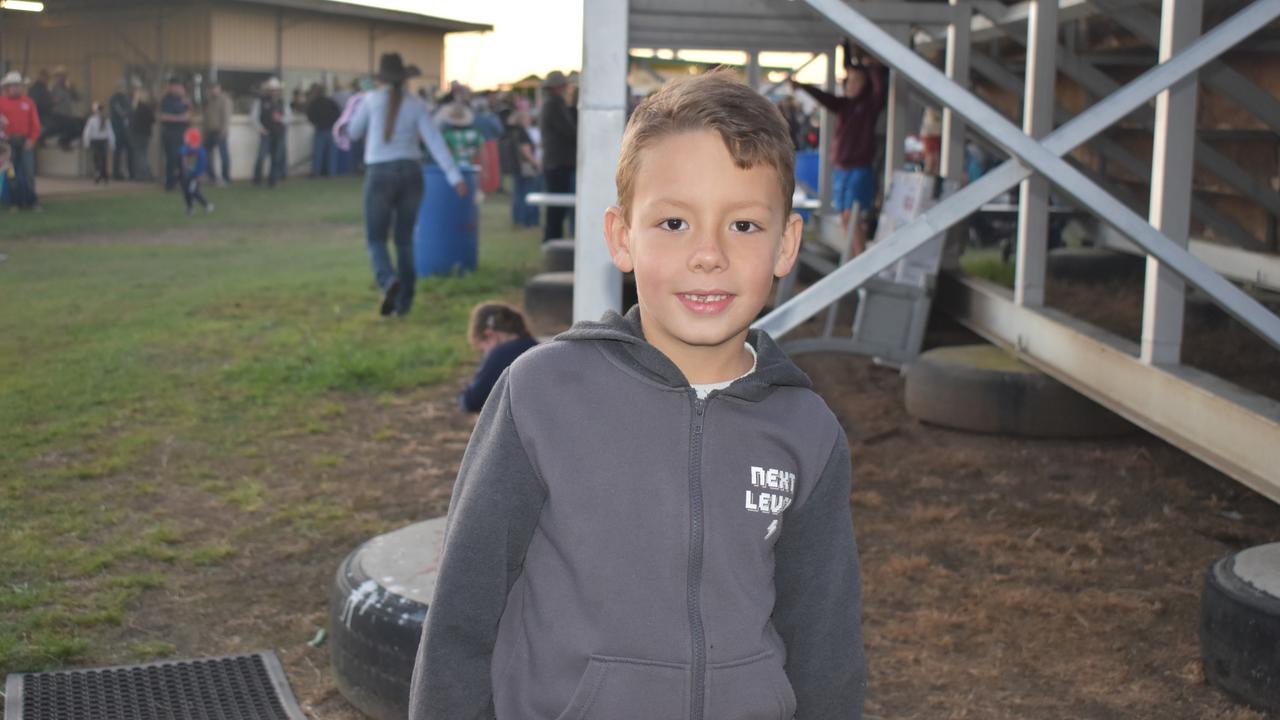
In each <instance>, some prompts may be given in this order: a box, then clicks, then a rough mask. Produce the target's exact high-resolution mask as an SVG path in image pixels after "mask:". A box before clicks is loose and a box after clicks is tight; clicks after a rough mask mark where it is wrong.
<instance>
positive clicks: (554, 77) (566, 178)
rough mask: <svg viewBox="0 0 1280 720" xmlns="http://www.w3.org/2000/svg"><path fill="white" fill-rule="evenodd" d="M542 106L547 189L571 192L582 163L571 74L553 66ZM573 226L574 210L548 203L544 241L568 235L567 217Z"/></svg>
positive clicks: (545, 85)
mask: <svg viewBox="0 0 1280 720" xmlns="http://www.w3.org/2000/svg"><path fill="white" fill-rule="evenodd" d="M542 89H543V90H544V92H543V95H542V110H541V112H539V114H538V127H539V128H541V129H542V172H543V175H544V177H546V185H547V192H552V193H570V192H573V188H574V174H575V173H576V172H577V164H578V118H577V115H576V114H575V113H574V112H573V110H571V109H570V108H569V102H568V95H569V78H567V77H565V76H564V73H562V72H560V71H559V70H552V71H551V72H549V73H547V77H546V79H545V80H543V81H542ZM566 218H568V220H569V227H570V228H572V227H573V211H572V210H571V209H569V208H564V207H554V206H552V207H548V208H547V222H546V225H544V226H543V228H542V241H543V242H546V241H548V240H555V239H557V238H562V237H565V235H564V221H565V219H566Z"/></svg>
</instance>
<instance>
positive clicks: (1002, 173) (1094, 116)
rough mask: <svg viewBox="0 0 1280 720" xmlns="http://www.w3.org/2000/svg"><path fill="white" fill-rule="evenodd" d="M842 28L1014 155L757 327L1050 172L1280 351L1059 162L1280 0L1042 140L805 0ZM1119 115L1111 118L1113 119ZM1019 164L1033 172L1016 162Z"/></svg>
mask: <svg viewBox="0 0 1280 720" xmlns="http://www.w3.org/2000/svg"><path fill="white" fill-rule="evenodd" d="M806 1H807V2H808V3H809V4H810V5H812V6H814V7H815V8H817V9H818V10H819V11H820V12H822V13H823V14H825V15H827V17H829V18H831V19H832V21H833V22H835V23H836V24H837V25H838V26H840V27H841V28H843V29H844V30H846V31H847V32H848V33H849V34H850V35H852V36H853V37H854V38H856V39H857V40H858V41H859V42H860V43H862V45H863V46H864V47H866V48H868V49H869V50H870V51H871V52H872V53H874V54H876V55H877V56H879V57H880V58H882V59H883V60H884V61H885V62H886V63H888V64H889V65H891V66H894V67H897V68H898V69H900V70H903V71H904V72H906V74H908V75H909V76H910V77H912V78H913V79H914V80H915V82H916V84H917V85H919V86H920V88H921V89H922V91H923V92H925V93H926V94H928V95H930V96H931V97H933V98H934V99H936V100H938V101H940V102H942V103H944V104H949V105H952V106H953V107H955V108H956V109H957V111H958V112H960V113H961V115H962V116H963V117H964V118H965V120H967V121H968V122H969V124H970V126H971V127H973V128H975V129H976V130H978V131H979V132H981V133H983V134H984V135H986V136H987V137H988V138H990V139H991V141H992V142H993V143H995V144H996V145H997V146H999V147H1000V148H1002V149H1003V150H1005V151H1006V152H1008V153H1010V154H1011V155H1013V156H1015V157H1016V158H1019V160H1010V161H1008V162H1006V163H1005V164H1003V165H1001V166H1000V167H998V168H996V169H995V170H993V171H991V172H989V173H988V174H986V175H984V176H983V177H982V178H979V179H978V181H977V182H974V183H972V184H971V185H969V186H967V187H965V188H963V189H961V190H960V191H959V192H957V193H955V194H954V195H952V196H951V197H950V198H949V199H947V200H944V201H943V202H941V203H939V204H938V205H936V206H934V207H933V208H932V209H930V210H929V211H928V212H926V213H925V214H924V215H922V216H920V217H918V218H916V219H915V220H913V221H912V222H910V223H908V224H907V225H905V226H903V227H902V228H901V229H900V230H898V231H897V232H895V233H893V234H892V235H891V236H890V237H889V238H886V239H885V240H883V241H881V242H878V243H876V244H875V245H873V246H872V247H871V249H869V250H868V251H867V252H866V253H864V254H863V255H861V256H859V258H858V259H857V260H855V261H853V262H851V263H849V264H848V265H845V266H844V267H842V268H840V269H839V270H837V271H835V272H833V273H831V274H830V275H828V276H827V277H825V278H823V279H822V280H820V281H819V282H817V283H815V284H814V285H813V286H812V287H810V288H809V289H808V290H807V291H805V292H804V293H802V294H800V295H797V296H796V297H794V298H792V299H791V300H790V301H788V302H787V303H784V304H783V305H782V306H780V307H778V308H777V309H775V310H774V311H773V312H772V313H770V314H769V315H768V316H767V317H765V318H763V319H762V320H761V321H760V322H759V323H757V325H758V326H759V327H762V328H764V329H766V330H768V331H769V332H771V333H775V334H781V333H785V332H786V331H788V330H790V329H791V328H793V327H795V326H796V325H798V324H800V323H801V322H803V321H804V320H806V319H808V318H809V317H811V316H812V315H813V314H814V313H816V312H818V311H819V310H821V309H822V308H824V307H826V306H827V305H829V304H830V303H831V302H834V301H835V300H837V299H839V298H840V297H842V296H844V295H845V294H847V293H848V292H850V291H851V290H853V289H854V288H856V287H857V286H858V285H859V284H861V283H862V282H865V280H866V279H867V278H868V277H870V276H871V275H873V274H874V273H876V272H879V271H880V270H882V269H884V268H885V267H887V266H888V265H889V264H890V263H892V262H894V261H895V260H897V259H899V258H901V257H902V256H903V255H904V254H906V253H907V252H910V251H911V250H913V249H915V248H916V247H918V246H920V245H921V244H923V243H924V242H926V241H927V240H928V239H929V238H930V237H932V236H934V235H936V234H937V233H938V232H941V231H942V230H945V229H946V228H947V227H950V225H952V224H954V223H955V222H958V221H959V220H961V219H963V218H965V217H967V216H968V215H969V214H971V213H972V212H973V211H974V210H976V209H977V208H978V207H980V206H981V205H982V204H983V203H985V202H986V201H987V200H990V199H991V198H992V197H994V196H996V195H998V194H999V193H1001V192H1003V191H1005V190H1007V189H1009V188H1010V187H1012V186H1013V185H1014V184H1015V183H1017V182H1019V181H1020V180H1022V179H1023V178H1025V177H1027V176H1029V175H1030V174H1031V173H1032V172H1033V170H1034V171H1039V172H1042V173H1046V174H1049V175H1051V176H1052V177H1053V178H1054V180H1055V182H1058V183H1059V184H1060V186H1064V189H1066V190H1067V191H1068V192H1069V193H1070V194H1071V195H1072V196H1073V197H1075V198H1076V200H1077V201H1079V202H1080V203H1081V204H1082V205H1084V206H1087V207H1088V208H1090V209H1091V210H1093V211H1094V212H1095V213H1097V214H1098V215H1099V216H1101V217H1103V218H1105V219H1106V220H1107V222H1108V223H1110V224H1111V225H1112V226H1114V227H1115V228H1116V229H1118V230H1120V231H1121V232H1123V233H1125V234H1126V235H1128V236H1129V237H1131V238H1133V239H1134V240H1135V242H1137V243H1138V244H1139V245H1140V246H1142V247H1143V249H1144V250H1146V251H1147V252H1148V253H1151V254H1154V255H1156V256H1157V257H1159V258H1160V259H1161V260H1164V261H1165V262H1166V263H1167V264H1168V265H1169V266H1170V267H1172V268H1173V269H1174V270H1175V271H1176V272H1177V273H1178V274H1179V275H1180V276H1182V277H1183V279H1186V280H1188V281H1190V282H1191V283H1192V284H1194V285H1196V286H1197V287H1199V288H1200V289H1202V290H1204V291H1205V292H1206V293H1207V294H1208V295H1209V296H1210V297H1212V298H1214V299H1215V301H1216V302H1218V303H1219V304H1220V305H1221V306H1223V308H1224V309H1225V310H1226V311H1227V312H1228V313H1230V314H1231V315H1232V316H1234V317H1236V319H1238V320H1240V321H1241V322H1243V323H1244V324H1245V325H1246V326H1248V327H1250V328H1252V329H1253V330H1254V331H1255V332H1257V333H1258V334H1259V335H1261V336H1262V337H1263V338H1264V339H1266V340H1267V341H1268V342H1269V343H1271V344H1273V345H1275V346H1277V347H1280V318H1277V317H1276V316H1275V315H1272V314H1271V313H1270V312H1268V311H1267V309H1266V308H1264V307H1262V306H1261V305H1260V304H1258V303H1257V301H1255V300H1253V299H1252V298H1250V297H1249V296H1248V295H1246V294H1244V293H1243V292H1241V291H1240V290H1239V288H1237V287H1235V286H1234V285H1232V284H1231V283H1230V282H1228V281H1226V280H1224V279H1223V278H1222V277H1221V276H1219V275H1218V274H1217V273H1215V272H1213V270H1211V269H1209V268H1208V267H1205V265H1204V264H1203V263H1200V262H1199V261H1197V260H1196V259H1195V258H1194V257H1192V256H1191V255H1190V254H1189V253H1188V252H1187V251H1186V250H1185V249H1183V248H1181V247H1178V246H1177V245H1176V244H1175V243H1173V242H1171V241H1170V240H1169V239H1168V238H1166V237H1164V236H1163V235H1161V234H1160V233H1159V232H1158V231H1156V230H1155V229H1154V228H1152V227H1151V226H1150V225H1149V224H1147V223H1146V221H1144V220H1143V219H1142V218H1141V217H1139V216H1137V215H1136V214H1134V213H1133V212H1132V211H1131V210H1129V209H1128V208H1127V207H1125V206H1124V204H1123V203H1121V202H1119V201H1118V200H1116V199H1115V198H1112V197H1111V196H1110V195H1108V194H1107V193H1106V192H1104V191H1103V190H1102V189H1101V188H1100V187H1098V186H1097V184H1095V183H1093V182H1092V181H1090V180H1089V179H1088V178H1087V177H1085V176H1084V175H1083V174H1082V173H1081V172H1080V171H1078V170H1076V169H1075V168H1073V167H1071V166H1070V165H1069V164H1067V163H1066V162H1065V161H1063V160H1062V159H1061V156H1062V155H1065V154H1066V153H1067V152H1069V151H1070V150H1071V149H1073V148H1075V147H1076V146H1077V145H1079V144H1081V143H1083V142H1085V141H1087V140H1088V139H1089V138H1090V137H1092V136H1094V135H1096V134H1097V133H1099V132H1101V131H1102V130H1103V129H1105V128H1106V127H1108V126H1110V125H1111V124H1113V123H1114V122H1116V120H1118V119H1119V118H1121V117H1123V116H1125V115H1127V114H1128V113H1130V112H1132V111H1133V110H1134V109H1135V108H1137V107H1139V106H1140V105H1141V104H1142V103H1145V102H1146V101H1147V100H1148V99H1150V98H1151V97H1152V96H1153V95H1155V94H1156V93H1158V92H1160V91H1161V90H1163V89H1165V88H1167V87H1168V86H1169V85H1171V84H1173V83H1175V82H1177V81H1179V80H1181V79H1183V78H1185V77H1187V76H1188V75H1190V74H1191V73H1194V72H1195V71H1197V70H1198V69H1199V68H1201V67H1203V66H1204V64H1205V63H1207V62H1208V61H1209V60H1211V59H1213V58H1215V57H1217V56H1218V55H1220V54H1222V52H1223V51H1225V50H1226V49H1227V48H1229V47H1231V46H1233V45H1235V44H1236V43H1238V42H1239V41H1240V40H1242V39H1244V38H1245V37H1248V36H1249V35H1250V34H1252V33H1253V32H1255V31H1257V29H1258V28H1261V27H1263V26H1265V25H1266V24H1267V23H1269V22H1271V21H1272V20H1274V19H1275V18H1276V17H1280V2H1268V3H1256V4H1254V5H1251V6H1249V7H1248V8H1246V9H1244V10H1242V11H1240V12H1239V13H1237V14H1236V15H1234V16H1233V17H1231V18H1229V19H1228V20H1226V21H1224V22H1222V23H1220V24H1219V25H1217V26H1216V27H1215V28H1214V29H1213V30H1212V31H1210V32H1208V33H1206V34H1205V35H1204V36H1202V37H1201V38H1200V39H1199V40H1197V41H1196V42H1195V43H1193V44H1192V45H1191V46H1189V47H1188V48H1187V49H1186V50H1184V51H1183V52H1182V53H1180V54H1179V55H1178V56H1177V57H1176V58H1174V59H1173V60H1170V61H1169V62H1167V63H1163V64H1161V65H1158V66H1156V67H1154V68H1152V69H1150V70H1148V71H1147V72H1145V73H1143V74H1142V75H1140V76H1139V77H1138V78H1136V79H1135V80H1133V81H1132V82H1130V83H1129V84H1128V85H1126V86H1125V87H1124V88H1121V89H1120V90H1119V91H1117V92H1115V93H1112V94H1111V95H1110V96H1108V97H1106V98H1104V99H1103V100H1101V101H1100V102H1098V103H1096V104H1094V105H1093V107H1091V108H1089V110H1088V111H1086V112H1085V113H1082V114H1081V115H1080V116H1078V117H1077V118H1076V119H1075V120H1073V121H1071V122H1070V123H1068V124H1066V125H1064V126H1062V127H1061V128H1059V129H1058V130H1056V131H1055V132H1053V133H1051V134H1050V135H1049V137H1047V138H1045V140H1044V142H1043V143H1037V142H1035V141H1034V140H1032V139H1030V138H1028V137H1026V136H1025V135H1023V134H1022V133H1021V132H1019V131H1018V129H1017V128H1016V127H1014V126H1013V125H1012V124H1010V123H1009V122H1008V121H1007V120H1005V119H1004V118H1003V117H1002V116H1001V115H1000V114H999V113H997V112H996V111H995V110H993V109H991V108H990V107H988V106H987V105H985V104H984V103H982V102H981V101H980V100H978V98H976V97H974V96H973V95H972V94H971V93H969V92H968V91H966V90H964V89H963V88H958V87H956V86H955V85H954V84H952V83H950V82H949V81H948V80H947V79H946V77H945V76H943V75H942V73H940V72H938V71H937V70H936V69H935V68H933V67H932V66H931V65H929V64H928V63H927V62H925V61H924V60H923V59H922V58H920V57H919V56H917V55H916V54H915V53H914V52H913V51H911V50H909V49H907V48H905V47H903V46H902V45H901V44H899V43H898V42H896V41H895V40H894V39H893V38H891V37H890V36H889V35H888V34H887V33H885V32H884V31H883V30H881V29H880V28H879V27H877V26H875V25H874V24H873V23H871V22H869V21H867V20H866V18H863V17H862V16H860V15H858V14H857V13H856V12H854V11H853V10H852V9H850V8H848V7H845V6H843V4H842V3H840V2H839V0H806ZM1116 113H1119V114H1116ZM1022 162H1026V163H1027V164H1028V165H1030V166H1031V168H1027V167H1025V166H1024V165H1022Z"/></svg>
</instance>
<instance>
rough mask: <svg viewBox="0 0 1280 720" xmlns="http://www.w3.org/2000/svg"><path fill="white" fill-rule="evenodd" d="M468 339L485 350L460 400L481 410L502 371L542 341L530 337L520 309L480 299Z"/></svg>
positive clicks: (471, 408) (471, 409)
mask: <svg viewBox="0 0 1280 720" xmlns="http://www.w3.org/2000/svg"><path fill="white" fill-rule="evenodd" d="M467 340H468V341H470V343H471V347H473V348H475V349H477V350H479V351H481V352H483V353H484V357H482V358H481V359H480V367H479V368H477V369H476V374H475V376H474V377H472V378H471V382H469V383H467V387H466V388H464V389H463V391H462V393H461V394H460V395H458V404H459V405H461V406H462V409H463V410H466V411H467V412H473V413H478V412H480V410H481V409H483V408H484V401H485V400H487V399H488V398H489V392H490V391H492V390H493V386H494V384H495V383H497V382H498V377H499V376H501V375H502V371H503V370H506V369H507V366H508V365H510V364H511V363H513V362H515V359H516V358H518V357H520V356H521V355H522V354H524V351H526V350H528V349H529V348H531V347H533V346H534V345H537V344H538V341H536V340H534V339H533V338H532V337H530V335H529V331H528V329H526V327H525V323H524V316H523V315H521V314H520V311H519V310H517V309H515V308H513V307H511V306H510V305H505V304H503V303H498V302H486V303H480V304H479V305H476V306H475V307H474V308H472V310H471V322H470V330H468V332H467Z"/></svg>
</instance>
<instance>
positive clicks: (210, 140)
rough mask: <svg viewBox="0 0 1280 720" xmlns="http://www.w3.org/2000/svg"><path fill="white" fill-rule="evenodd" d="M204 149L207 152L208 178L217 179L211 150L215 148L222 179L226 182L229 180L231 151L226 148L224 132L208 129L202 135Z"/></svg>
mask: <svg viewBox="0 0 1280 720" xmlns="http://www.w3.org/2000/svg"><path fill="white" fill-rule="evenodd" d="M204 150H205V152H207V153H208V154H209V168H208V175H209V179H210V180H217V179H218V173H216V172H214V171H213V151H214V150H217V151H218V167H219V168H221V169H222V179H223V180H224V181H226V182H231V153H230V152H229V151H228V150H227V135H226V133H222V132H219V131H217V130H210V131H209V132H208V133H207V134H206V135H205V136H204Z"/></svg>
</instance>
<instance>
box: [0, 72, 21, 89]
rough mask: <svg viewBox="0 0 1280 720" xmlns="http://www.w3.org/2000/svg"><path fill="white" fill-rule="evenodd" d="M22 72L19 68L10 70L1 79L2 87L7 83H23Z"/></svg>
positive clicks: (0, 84)
mask: <svg viewBox="0 0 1280 720" xmlns="http://www.w3.org/2000/svg"><path fill="white" fill-rule="evenodd" d="M22 84H23V83H22V73H20V72H18V71H17V70H10V71H9V72H8V74H6V75H5V76H4V78H2V79H0V87H4V86H5V85H22Z"/></svg>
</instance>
